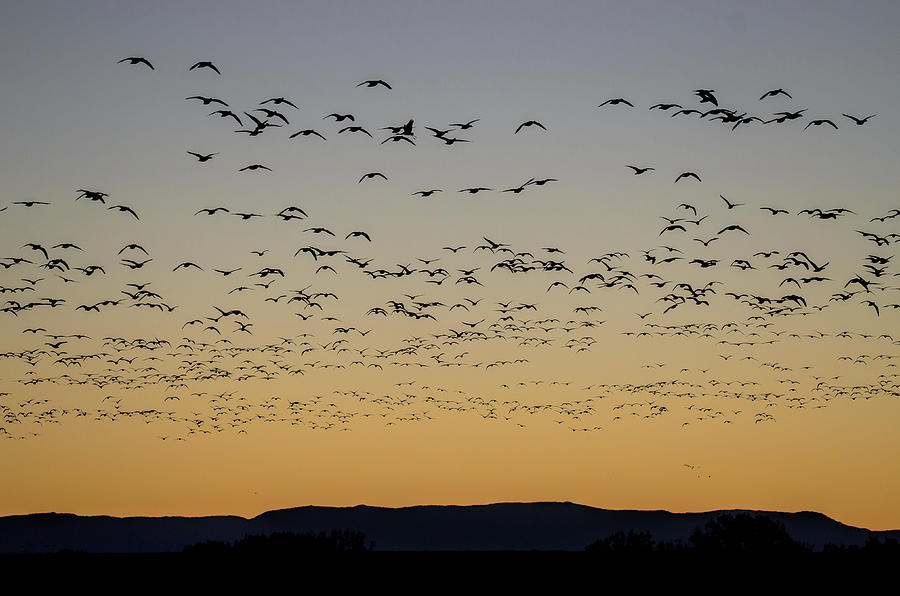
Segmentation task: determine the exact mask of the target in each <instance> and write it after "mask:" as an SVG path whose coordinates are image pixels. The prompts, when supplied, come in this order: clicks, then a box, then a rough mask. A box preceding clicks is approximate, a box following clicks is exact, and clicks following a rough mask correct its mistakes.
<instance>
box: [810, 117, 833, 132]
mask: <svg viewBox="0 0 900 596" xmlns="http://www.w3.org/2000/svg"><path fill="white" fill-rule="evenodd" d="M823 124H830V125H831V126H833V127H834V129H835V130H837V129H838V127H837V124H835V123H834V122H832V121H831V120H828V119H827V118H823V119H821V120H810V122H809V124H807V125H806V126H804V127H803V130H806V129H807V128H809V127H810V126H821V125H823Z"/></svg>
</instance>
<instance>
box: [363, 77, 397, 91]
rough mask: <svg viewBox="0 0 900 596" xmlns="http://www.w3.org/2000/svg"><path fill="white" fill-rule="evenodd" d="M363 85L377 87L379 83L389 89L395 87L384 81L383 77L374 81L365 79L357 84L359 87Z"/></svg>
mask: <svg viewBox="0 0 900 596" xmlns="http://www.w3.org/2000/svg"><path fill="white" fill-rule="evenodd" d="M363 85H365V86H367V87H377V86H378V85H381V86H382V87H385V88H387V89H393V87H391V86H390V85H388V84H387V83H385V82H384V81H382V80H381V79H378V80H372V81H363V82H362V83H359V84H358V85H357V87H362V86H363Z"/></svg>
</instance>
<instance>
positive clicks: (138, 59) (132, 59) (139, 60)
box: [118, 56, 156, 70]
mask: <svg viewBox="0 0 900 596" xmlns="http://www.w3.org/2000/svg"><path fill="white" fill-rule="evenodd" d="M123 62H128V63H129V64H132V65H133V64H144V65H146V66H147V67H148V68H149V69H150V70H156V69H155V68H153V65H152V64H150V61H149V60H147V59H146V58H144V57H143V56H129V57H128V58H122V59H121V60H119V62H118V63H119V64H122V63H123Z"/></svg>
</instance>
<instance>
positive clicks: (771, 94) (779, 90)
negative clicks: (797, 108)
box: [759, 88, 794, 101]
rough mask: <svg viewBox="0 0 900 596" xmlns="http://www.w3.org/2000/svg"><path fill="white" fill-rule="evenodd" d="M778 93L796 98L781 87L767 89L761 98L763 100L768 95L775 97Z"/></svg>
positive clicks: (789, 97)
mask: <svg viewBox="0 0 900 596" xmlns="http://www.w3.org/2000/svg"><path fill="white" fill-rule="evenodd" d="M776 95H784V96H786V97H787V98H788V99H794V98H793V97H791V94H790V93H788V92H787V91H785V90H784V89H780V88H779V89H772V90H771V91H766V92H765V93H763V94H762V96H761V97H760V98H759V100H760V101H762V100H764V99H765V98H767V97H775V96H776Z"/></svg>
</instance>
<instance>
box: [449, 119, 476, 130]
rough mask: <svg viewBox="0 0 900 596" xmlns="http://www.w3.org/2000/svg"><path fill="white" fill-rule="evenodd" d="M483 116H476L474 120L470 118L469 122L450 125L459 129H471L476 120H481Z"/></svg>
mask: <svg viewBox="0 0 900 596" xmlns="http://www.w3.org/2000/svg"><path fill="white" fill-rule="evenodd" d="M480 121H481V118H475V119H474V120H469V121H468V122H457V123H455V124H451V125H450V126H455V127H456V128H457V129H458V130H469V129H470V128H472V125H474V124H475V123H476V122H480Z"/></svg>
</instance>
